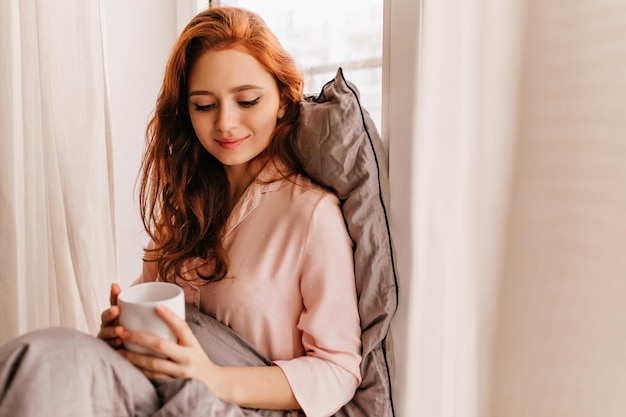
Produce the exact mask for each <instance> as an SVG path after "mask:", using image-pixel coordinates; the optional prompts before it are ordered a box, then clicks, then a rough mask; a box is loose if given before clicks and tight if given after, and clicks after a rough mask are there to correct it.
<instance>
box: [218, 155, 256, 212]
mask: <svg viewBox="0 0 626 417" xmlns="http://www.w3.org/2000/svg"><path fill="white" fill-rule="evenodd" d="M256 165H257V164H254V165H251V164H244V165H236V166H225V167H224V171H225V172H226V178H228V185H229V187H230V196H229V198H230V206H231V207H233V206H234V205H235V204H236V203H237V201H238V200H239V198H240V197H241V196H242V194H243V193H244V191H246V188H248V186H249V185H250V183H252V181H253V180H254V178H255V177H256V176H257V174H258V173H259V171H260V169H261V166H258V167H257V166H256Z"/></svg>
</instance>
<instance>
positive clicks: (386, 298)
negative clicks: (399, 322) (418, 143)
mask: <svg viewBox="0 0 626 417" xmlns="http://www.w3.org/2000/svg"><path fill="white" fill-rule="evenodd" d="M292 145H293V148H294V150H295V152H296V154H297V155H298V158H299V159H300V162H301V163H302V165H303V167H304V170H305V171H306V173H307V174H308V175H310V176H311V177H312V178H313V179H315V180H316V181H318V182H319V183H320V184H322V185H324V186H326V187H329V188H331V189H332V190H334V191H335V192H336V193H337V195H338V196H339V198H340V199H341V201H342V212H343V215H344V218H345V220H346V224H347V227H348V232H349V233H350V237H351V238H352V240H353V242H354V244H355V252H354V262H355V276H356V286H357V293H358V303H359V304H358V307H359V314H360V317H361V329H362V336H361V340H362V343H363V362H362V363H361V374H362V376H363V382H362V383H361V386H360V387H359V389H358V390H357V392H356V395H355V397H354V399H353V400H352V401H351V402H349V403H348V404H347V405H346V406H344V407H343V408H342V409H341V410H340V411H339V412H338V413H337V414H336V415H337V416H350V417H356V416H375V417H390V416H393V415H395V414H394V409H393V401H392V397H391V379H392V373H393V349H392V346H391V337H390V335H389V326H390V321H391V318H392V317H393V315H394V314H395V312H396V308H397V304H398V282H397V275H396V268H395V263H394V256H395V255H394V248H393V243H392V240H391V234H390V231H389V219H388V212H387V207H388V206H389V179H388V175H387V163H386V157H385V152H384V149H383V145H382V142H381V140H380V135H379V134H378V131H377V130H376V126H375V125H374V122H373V121H372V119H371V117H370V115H369V113H368V112H367V111H366V110H365V109H363V108H362V107H361V104H360V101H359V92H358V90H357V89H356V87H355V86H354V85H353V84H351V83H350V82H348V81H346V79H345V78H344V75H343V72H342V70H341V68H339V69H338V71H337V75H336V76H335V79H334V80H331V81H329V82H328V83H327V84H326V85H325V86H324V87H323V88H322V91H321V93H320V94H319V96H317V97H308V98H307V99H306V100H305V101H304V102H303V103H302V108H301V115H300V121H299V126H298V130H297V135H296V136H295V138H294V140H293V142H292Z"/></svg>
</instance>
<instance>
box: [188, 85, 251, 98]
mask: <svg viewBox="0 0 626 417" xmlns="http://www.w3.org/2000/svg"><path fill="white" fill-rule="evenodd" d="M262 89H263V87H260V86H258V85H254V84H244V85H239V86H237V87H234V88H231V89H230V90H228V92H229V93H239V92H241V91H247V90H262ZM214 95H215V94H213V93H212V92H211V91H207V90H194V91H192V92H190V93H189V94H188V96H189V97H191V96H214Z"/></svg>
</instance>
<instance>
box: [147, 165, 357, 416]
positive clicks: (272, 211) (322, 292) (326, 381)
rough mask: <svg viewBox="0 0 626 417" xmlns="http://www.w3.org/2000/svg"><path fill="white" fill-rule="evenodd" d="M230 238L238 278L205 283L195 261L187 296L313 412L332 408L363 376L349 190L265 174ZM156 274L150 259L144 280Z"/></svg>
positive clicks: (231, 222)
mask: <svg viewBox="0 0 626 417" xmlns="http://www.w3.org/2000/svg"><path fill="white" fill-rule="evenodd" d="M272 172H273V169H271V168H266V169H265V170H264V171H263V172H261V174H259V177H258V178H269V177H267V176H268V175H271V174H272ZM224 247H225V249H226V251H227V253H228V259H229V272H228V274H227V277H229V278H226V279H223V280H221V281H219V282H216V283H211V284H209V285H198V284H199V281H196V282H195V283H194V282H193V280H198V277H197V275H194V274H195V272H192V270H193V266H194V262H193V261H192V262H190V265H189V267H188V268H187V269H188V271H189V272H186V273H185V274H184V275H185V278H187V279H191V280H192V281H191V282H187V281H185V282H183V281H182V280H181V281H180V282H179V284H180V285H181V286H182V287H183V288H184V290H185V297H186V301H187V302H188V303H192V304H195V305H196V306H197V307H198V308H199V309H200V310H201V311H203V312H204V313H206V314H209V315H211V316H213V317H215V318H216V319H217V320H219V321H221V322H222V323H224V324H226V325H227V326H230V327H231V328H232V329H234V330H235V331H236V332H237V333H239V334H240V335H242V336H243V337H245V338H246V339H247V340H249V341H250V342H251V343H252V344H253V345H254V346H256V347H257V348H258V349H259V350H260V351H261V352H262V353H263V354H265V355H266V356H267V357H268V358H269V359H270V360H272V362H273V363H274V365H277V366H279V367H280V368H281V369H282V370H283V372H284V373H285V375H286V377H287V379H288V381H289V384H290V386H291V389H292V391H293V393H294V396H295V398H296V399H297V401H298V403H299V404H300V406H301V407H302V410H303V411H304V413H305V414H306V415H307V416H308V417H322V416H330V415H332V414H333V413H334V412H336V411H337V410H338V409H339V408H341V406H343V405H344V404H345V403H347V402H348V401H350V399H351V398H352V397H353V396H354V393H355V391H356V388H357V387H358V386H359V384H360V382H361V374H360V370H359V364H360V362H361V328H360V320H359V314H358V310H357V298H356V289H355V279H354V267H353V252H352V242H351V240H350V237H349V235H348V233H347V231H346V226H345V223H344V218H343V215H342V213H341V210H340V207H339V200H338V199H337V197H336V196H335V195H334V194H333V193H331V192H329V191H327V190H325V189H323V188H322V187H319V186H317V185H314V184H313V183H311V181H309V180H308V179H306V178H304V177H302V176H297V177H295V178H293V179H290V180H286V179H280V180H275V181H272V182H269V183H263V182H257V181H255V182H253V183H252V184H251V185H250V186H249V187H248V188H247V190H246V191H245V193H244V194H243V196H242V197H241V198H240V199H239V202H238V203H237V204H236V206H235V208H234V209H233V212H232V213H231V215H230V218H229V219H228V221H227V223H226V235H225V238H224ZM195 264H197V263H195ZM231 277H232V278H231ZM154 279H155V270H154V266H153V265H152V264H149V263H145V264H144V271H143V277H142V280H143V281H153V280H154Z"/></svg>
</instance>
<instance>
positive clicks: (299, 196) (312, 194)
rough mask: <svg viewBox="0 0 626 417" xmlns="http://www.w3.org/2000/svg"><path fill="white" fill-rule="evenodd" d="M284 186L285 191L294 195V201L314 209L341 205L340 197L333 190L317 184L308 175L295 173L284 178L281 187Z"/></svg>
mask: <svg viewBox="0 0 626 417" xmlns="http://www.w3.org/2000/svg"><path fill="white" fill-rule="evenodd" d="M283 187H284V192H286V193H289V194H290V195H291V196H292V198H293V200H294V203H297V204H302V205H304V206H307V207H310V208H312V209H315V208H317V207H327V206H330V207H337V208H339V207H340V201H339V198H338V197H337V195H336V194H335V193H334V192H333V191H332V190H330V189H328V188H325V187H323V186H321V185H319V184H317V183H316V182H314V181H312V180H311V179H310V178H309V177H307V176H304V175H301V174H295V175H293V176H291V177H289V178H288V179H285V180H283V183H282V184H281V188H283Z"/></svg>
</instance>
